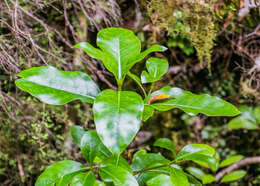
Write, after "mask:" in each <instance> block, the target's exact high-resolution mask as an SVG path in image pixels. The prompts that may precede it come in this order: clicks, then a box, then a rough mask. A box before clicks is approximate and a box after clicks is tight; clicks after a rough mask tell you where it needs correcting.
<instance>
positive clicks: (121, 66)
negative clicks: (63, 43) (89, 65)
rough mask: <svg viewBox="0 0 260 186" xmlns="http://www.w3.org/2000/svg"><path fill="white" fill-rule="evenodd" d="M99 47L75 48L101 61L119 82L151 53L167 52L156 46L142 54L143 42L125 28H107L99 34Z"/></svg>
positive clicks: (87, 45) (89, 45)
mask: <svg viewBox="0 0 260 186" xmlns="http://www.w3.org/2000/svg"><path fill="white" fill-rule="evenodd" d="M97 46H98V47H99V48H100V49H101V50H100V49H97V48H95V47H93V46H92V45H91V44H89V43H79V44H77V45H75V46H74V48H82V49H83V50H84V51H85V52H86V53H87V54H89V55H90V56H91V57H93V58H96V59H100V60H101V61H102V62H103V63H104V65H105V67H106V68H107V69H108V70H109V71H110V72H112V73H113V74H114V76H115V77H116V79H117V81H119V80H120V81H121V80H122V79H124V77H125V75H126V74H127V72H128V71H129V70H130V69H131V67H132V66H133V65H134V64H135V63H137V62H139V61H141V60H142V59H143V58H144V57H145V56H146V55H148V54H149V53H151V52H155V51H159V52H162V51H164V50H165V47H163V46H160V45H154V46H152V47H150V48H149V49H147V50H146V51H144V52H142V53H140V52H141V42H140V40H139V39H138V37H137V36H135V34H134V33H133V32H132V31H131V30H127V29H123V28H106V29H102V30H101V31H99V32H98V35H97Z"/></svg>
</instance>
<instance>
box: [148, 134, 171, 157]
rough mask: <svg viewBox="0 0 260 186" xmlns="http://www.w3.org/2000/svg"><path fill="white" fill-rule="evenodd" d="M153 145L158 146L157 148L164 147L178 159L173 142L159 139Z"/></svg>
mask: <svg viewBox="0 0 260 186" xmlns="http://www.w3.org/2000/svg"><path fill="white" fill-rule="evenodd" d="M153 145H154V146H157V147H162V148H165V149H168V150H170V151H172V152H173V154H174V157H176V149H175V146H174V144H173V142H172V141H171V140H169V139H168V138H159V139H157V140H156V141H155V142H154V144H153Z"/></svg>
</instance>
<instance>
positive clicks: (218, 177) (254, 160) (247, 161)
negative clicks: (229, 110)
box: [216, 156, 260, 182]
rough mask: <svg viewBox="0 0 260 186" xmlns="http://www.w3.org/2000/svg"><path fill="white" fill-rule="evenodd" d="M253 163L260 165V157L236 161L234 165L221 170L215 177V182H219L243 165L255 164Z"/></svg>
mask: <svg viewBox="0 0 260 186" xmlns="http://www.w3.org/2000/svg"><path fill="white" fill-rule="evenodd" d="M255 163H260V156H255V157H251V158H245V159H243V160H240V161H238V162H236V163H233V164H232V165H230V166H229V167H227V168H225V169H223V170H221V171H220V172H219V173H218V174H217V175H216V182H219V181H220V180H221V178H222V177H223V176H225V175H226V174H228V173H230V172H232V171H233V170H236V169H238V168H240V167H243V166H245V165H249V164H255Z"/></svg>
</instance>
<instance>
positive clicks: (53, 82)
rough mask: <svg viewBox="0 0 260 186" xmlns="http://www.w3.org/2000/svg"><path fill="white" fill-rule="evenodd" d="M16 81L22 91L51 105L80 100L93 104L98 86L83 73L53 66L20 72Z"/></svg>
mask: <svg viewBox="0 0 260 186" xmlns="http://www.w3.org/2000/svg"><path fill="white" fill-rule="evenodd" d="M17 76H19V77H21V79H18V80H16V81H15V84H16V86H18V87H19V88H20V89H21V90H23V91H26V92H28V93H30V94H31V95H32V96H35V97H37V98H38V99H40V100H41V101H42V102H44V103H47V104H51V105H63V104H65V103H68V102H70V101H73V100H76V99H80V100H82V101H85V102H89V103H93V101H94V99H95V98H96V96H97V95H98V93H99V88H98V86H97V85H96V84H95V83H94V81H92V80H91V78H90V77H89V76H88V75H87V74H85V73H82V72H77V71H74V72H69V71H62V70H57V69H56V68H54V67H52V66H42V67H34V68H30V69H27V70H24V71H22V72H20V73H19V74H18V75H17Z"/></svg>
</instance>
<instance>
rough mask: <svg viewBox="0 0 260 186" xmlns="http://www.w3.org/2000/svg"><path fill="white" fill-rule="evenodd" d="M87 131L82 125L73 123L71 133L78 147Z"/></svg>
mask: <svg viewBox="0 0 260 186" xmlns="http://www.w3.org/2000/svg"><path fill="white" fill-rule="evenodd" d="M85 133H86V131H85V130H84V129H83V127H81V126H78V125H73V126H71V127H70V135H71V137H72V139H73V140H74V142H75V143H76V144H77V145H78V147H81V139H82V137H83V135H84V134H85Z"/></svg>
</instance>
